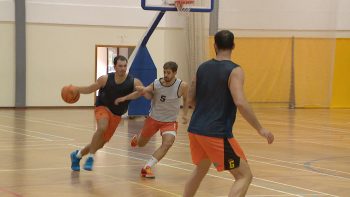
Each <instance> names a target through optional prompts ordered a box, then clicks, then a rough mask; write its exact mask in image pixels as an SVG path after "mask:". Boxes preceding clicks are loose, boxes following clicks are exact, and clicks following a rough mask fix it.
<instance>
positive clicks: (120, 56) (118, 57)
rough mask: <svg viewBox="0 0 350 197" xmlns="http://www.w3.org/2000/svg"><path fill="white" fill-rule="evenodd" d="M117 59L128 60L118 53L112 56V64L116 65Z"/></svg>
mask: <svg viewBox="0 0 350 197" xmlns="http://www.w3.org/2000/svg"><path fill="white" fill-rule="evenodd" d="M118 60H120V61H126V62H128V60H127V59H126V58H125V57H124V56H122V55H118V56H117V57H115V58H114V60H113V64H114V66H116V65H117V62H118Z"/></svg>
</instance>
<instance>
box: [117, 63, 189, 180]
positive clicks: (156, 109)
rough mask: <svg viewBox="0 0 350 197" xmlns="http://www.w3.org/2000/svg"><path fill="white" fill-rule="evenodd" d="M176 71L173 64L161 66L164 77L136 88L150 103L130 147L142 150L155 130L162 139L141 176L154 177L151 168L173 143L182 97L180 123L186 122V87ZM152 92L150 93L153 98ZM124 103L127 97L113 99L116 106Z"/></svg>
mask: <svg viewBox="0 0 350 197" xmlns="http://www.w3.org/2000/svg"><path fill="white" fill-rule="evenodd" d="M177 68H178V66H177V64H176V63H175V62H166V63H165V64H164V66H163V69H164V78H160V79H156V80H154V82H152V83H151V84H150V85H149V86H147V87H142V86H137V87H136V89H137V90H138V91H139V92H140V93H141V94H145V93H149V94H147V95H145V97H146V98H148V99H152V104H151V110H150V113H149V116H148V118H147V120H146V122H145V124H144V126H143V129H142V130H141V132H140V133H139V134H137V135H135V136H134V138H133V139H132V141H131V146H132V147H136V146H139V147H144V146H145V145H146V144H147V143H148V141H149V140H150V139H151V137H152V136H153V135H154V134H155V133H157V131H158V130H160V134H161V136H162V145H161V146H160V147H159V148H158V149H157V150H156V151H155V152H154V153H153V155H152V158H151V159H150V160H149V161H148V162H147V164H146V165H145V166H144V167H143V168H142V169H141V177H146V178H155V175H154V174H153V173H152V171H151V168H152V166H154V165H155V164H156V163H157V162H158V161H160V160H161V159H162V158H163V157H164V156H165V154H166V153H167V152H168V150H169V149H170V147H171V146H172V145H173V143H174V141H175V137H176V134H177V126H178V123H177V122H176V120H177V116H178V114H179V111H180V102H181V96H182V97H183V98H182V99H183V104H184V114H183V117H182V118H183V123H184V124H186V123H187V121H188V120H187V118H186V115H187V110H188V105H187V103H186V100H187V93H188V84H187V83H186V82H183V81H181V80H180V79H177V78H176V77H175V76H176V73H177ZM151 92H153V95H152V94H151ZM133 94H135V93H133ZM150 94H151V95H150ZM125 100H126V98H119V99H117V100H116V104H117V103H120V102H123V101H125Z"/></svg>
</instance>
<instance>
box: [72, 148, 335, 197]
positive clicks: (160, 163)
mask: <svg viewBox="0 0 350 197" xmlns="http://www.w3.org/2000/svg"><path fill="white" fill-rule="evenodd" d="M70 145H71V146H76V147H80V148H83V146H78V145H73V144H70ZM117 150H120V149H117ZM123 151H124V152H131V151H126V150H123ZM99 152H103V153H106V154H111V155H117V156H121V157H127V158H132V159H135V160H141V161H148V160H146V159H140V158H137V157H133V156H128V155H122V154H117V153H111V152H107V151H101V150H100V151H99ZM138 154H140V153H138ZM142 155H145V154H142ZM163 159H164V158H163ZM181 163H186V162H181ZM187 164H189V163H187ZM158 165H164V166H168V167H171V168H176V169H180V170H184V171H189V172H192V170H189V169H186V168H182V167H178V166H172V165H168V164H164V163H162V162H161V161H160V162H159V163H158ZM175 165H176V164H175ZM190 165H192V166H193V164H190ZM225 172H226V171H225ZM227 173H229V172H227ZM207 175H208V176H212V177H216V178H220V179H225V180H229V181H233V178H232V179H230V178H225V177H221V176H216V175H212V174H207ZM254 178H255V177H254ZM261 180H264V179H261ZM266 181H267V180H266ZM270 182H273V181H270ZM275 183H277V184H281V185H285V186H289V187H294V188H298V189H301V190H305V191H312V192H315V193H319V194H323V195H327V196H334V197H337V196H335V195H331V194H326V193H323V192H318V191H313V190H310V189H304V188H301V187H297V186H292V185H288V184H283V183H278V182H275ZM250 185H252V186H255V187H260V188H264V189H268V190H272V191H277V192H280V193H285V194H289V195H291V196H301V195H297V194H293V193H288V192H284V191H280V190H275V189H271V188H268V187H264V186H260V185H256V184H250Z"/></svg>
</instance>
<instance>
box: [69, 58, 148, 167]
mask: <svg viewBox="0 0 350 197" xmlns="http://www.w3.org/2000/svg"><path fill="white" fill-rule="evenodd" d="M113 64H114V69H115V73H109V74H107V75H103V76H101V77H99V78H98V79H97V81H96V82H95V83H93V84H92V85H90V86H77V88H78V89H79V92H80V93H82V94H91V93H93V92H95V91H96V90H98V89H99V95H98V97H97V98H96V103H95V105H96V108H95V117H96V121H97V130H96V132H95V134H94V135H93V137H92V140H91V143H90V144H88V145H86V146H85V148H83V149H82V150H80V151H78V150H77V151H75V152H73V153H71V155H70V157H71V160H72V166H71V168H72V170H74V171H79V170H80V160H81V158H82V157H83V156H84V155H87V154H89V157H88V159H87V160H86V163H85V165H84V169H85V170H90V171H91V170H92V167H93V162H94V154H95V153H96V151H97V150H98V149H101V148H102V147H103V146H104V145H105V144H106V142H109V140H110V139H111V138H112V136H113V134H114V132H115V130H116V128H117V127H118V124H119V123H120V121H121V116H122V115H123V114H125V113H126V111H127V110H128V105H129V103H130V101H126V102H124V103H121V104H120V105H115V104H114V101H115V100H116V99H117V98H119V97H123V96H126V95H129V94H130V93H132V92H133V91H134V89H135V87H136V86H141V87H142V86H143V85H142V83H141V81H140V80H139V79H136V78H134V77H133V76H132V75H130V74H126V69H127V59H126V58H125V57H124V56H117V57H115V58H114V61H113ZM131 96H134V97H131V98H130V99H135V98H138V97H140V96H141V94H139V92H138V91H135V94H132V95H131Z"/></svg>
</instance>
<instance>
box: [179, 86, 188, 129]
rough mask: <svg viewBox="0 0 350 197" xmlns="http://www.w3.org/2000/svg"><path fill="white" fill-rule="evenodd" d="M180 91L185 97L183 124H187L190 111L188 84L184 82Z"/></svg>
mask: <svg viewBox="0 0 350 197" xmlns="http://www.w3.org/2000/svg"><path fill="white" fill-rule="evenodd" d="M180 90H181V93H182V96H183V98H182V99H183V104H184V106H183V109H184V114H183V116H182V119H183V122H182V123H183V124H186V123H187V122H188V119H187V110H188V104H187V94H188V84H187V83H186V82H182V83H181V85H180Z"/></svg>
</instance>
